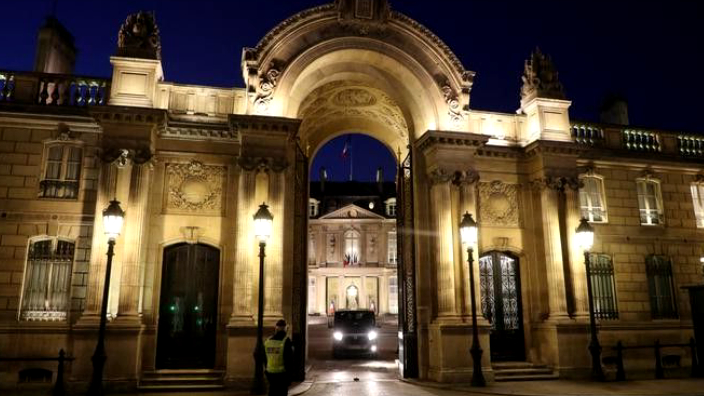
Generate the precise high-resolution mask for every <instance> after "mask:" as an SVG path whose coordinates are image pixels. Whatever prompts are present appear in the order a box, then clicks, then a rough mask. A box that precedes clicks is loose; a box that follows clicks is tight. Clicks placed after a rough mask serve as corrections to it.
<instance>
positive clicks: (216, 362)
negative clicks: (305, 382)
mask: <svg viewBox="0 0 704 396" xmlns="http://www.w3.org/2000/svg"><path fill="white" fill-rule="evenodd" d="M137 19H139V18H137ZM146 20H147V22H149V19H148V18H147V19H146ZM134 21H135V19H134V18H132V19H128V20H127V21H126V22H125V26H123V29H122V30H121V31H122V33H121V35H124V36H125V37H126V36H130V35H131V34H132V33H130V32H131V31H134V29H131V24H134V23H135V22H134ZM150 31H156V29H152V30H150ZM121 37H122V36H121ZM138 39H139V38H132V40H127V39H121V41H120V43H121V44H120V45H121V46H120V48H119V50H118V54H120V56H116V57H112V58H111V61H112V63H113V65H114V74H113V80H112V87H111V89H110V98H109V102H108V104H109V105H114V106H106V107H104V108H101V109H99V110H96V111H95V117H97V118H98V119H99V120H100V121H101V128H102V129H103V131H104V134H105V138H104V139H103V140H102V144H103V150H104V152H105V153H106V155H105V158H106V159H108V160H109V161H112V160H114V162H111V163H109V164H108V163H106V165H104V166H103V169H102V174H103V175H104V176H101V177H103V178H102V179H101V186H102V187H101V188H100V189H99V192H98V200H97V203H96V208H102V206H103V205H105V202H107V200H108V199H110V198H112V197H113V195H116V196H117V197H118V199H120V200H121V201H122V202H123V203H125V205H127V207H128V216H132V217H131V218H129V219H128V221H127V223H126V224H127V229H126V231H125V233H124V236H123V237H122V238H123V239H125V240H127V241H132V242H133V243H134V244H136V245H135V248H134V249H132V250H130V251H129V252H128V251H127V250H125V251H124V252H122V250H120V249H124V248H123V247H121V246H124V245H121V244H118V256H117V264H116V267H117V268H118V270H117V271H118V272H117V273H118V274H122V276H121V279H119V280H118V281H116V282H115V283H113V284H112V286H111V304H112V305H111V312H112V313H113V314H114V315H115V316H116V318H117V319H116V323H121V320H123V321H125V322H124V323H125V327H123V329H127V330H124V331H125V332H128V330H129V331H134V332H136V334H140V336H139V337H138V338H137V339H136V341H134V342H136V344H137V345H135V348H134V350H135V351H139V353H136V354H135V356H134V359H132V361H136V362H137V365H138V369H137V370H135V372H138V373H150V374H149V375H152V374H153V373H154V372H155V371H153V370H157V369H159V368H160V367H166V366H168V364H166V363H164V362H165V361H168V359H169V358H170V357H169V356H170V355H169V354H168V352H164V349H163V348H162V349H160V348H159V347H158V346H159V345H165V343H164V341H163V338H165V337H166V336H167V335H168V334H169V332H168V331H167V330H168V329H166V330H162V327H164V326H163V323H166V322H165V321H164V320H163V318H160V316H163V314H161V315H160V313H163V312H166V311H165V307H163V306H161V305H163V304H161V303H160V298H159V296H162V300H163V299H164V298H166V297H163V296H167V297H168V296H169V293H170V291H169V290H170V289H169V287H170V285H165V284H164V283H163V279H162V278H161V277H160V274H162V273H170V272H169V271H168V267H164V265H167V264H166V263H165V262H163V257H167V256H168V255H167V254H166V253H165V251H166V250H165V249H166V248H165V246H170V245H174V244H178V243H183V242H187V243H190V244H198V243H201V242H203V241H209V242H208V243H209V244H211V245H213V246H219V247H220V252H221V254H220V256H219V260H220V265H219V268H220V275H219V277H218V278H217V279H219V285H218V287H217V288H216V289H213V290H218V293H219V295H218V323H219V326H218V327H217V328H216V330H215V335H214V340H213V341H211V342H212V345H214V348H215V351H214V352H213V353H214V359H211V360H209V361H211V362H213V363H212V364H211V366H212V367H209V368H211V369H214V370H216V371H218V370H219V371H218V372H224V379H225V380H226V381H227V382H228V383H229V382H232V383H247V382H248V379H249V378H250V376H251V375H252V368H251V365H250V364H243V362H250V361H251V353H252V348H253V345H254V339H255V331H254V330H255V328H256V313H257V310H258V298H257V295H258V285H259V275H258V274H259V271H258V265H259V259H258V256H257V255H258V247H257V244H256V241H255V240H254V236H253V235H252V226H253V220H252V215H253V214H254V213H255V212H256V210H257V207H258V205H259V204H261V203H262V202H266V203H267V204H268V205H269V206H270V211H271V212H272V214H273V216H274V225H273V231H272V235H271V238H270V239H269V240H268V243H267V247H266V260H265V268H264V276H265V278H264V325H265V326H267V327H271V326H273V324H274V323H275V321H276V320H278V319H279V318H281V317H284V318H285V319H287V320H288V321H289V323H290V324H291V332H292V338H293V341H294V344H295V346H296V359H297V361H298V363H299V364H298V367H299V368H300V371H299V372H298V373H297V376H298V377H299V379H302V378H303V376H304V372H303V367H304V363H305V351H306V319H307V318H306V314H307V303H306V292H307V289H308V284H307V272H308V268H307V254H306V248H307V246H308V243H307V235H308V232H307V230H308V227H307V218H308V211H307V206H308V174H309V169H308V166H309V165H308V158H310V156H312V155H313V153H315V152H316V151H317V150H318V149H319V148H320V147H321V146H322V145H323V144H325V143H326V142H327V141H329V140H330V139H332V138H334V137H335V136H338V135H340V134H343V133H349V132H360V133H364V134H367V135H370V136H372V137H375V138H377V139H378V140H379V141H381V142H382V143H384V144H385V145H386V146H387V147H388V148H389V149H390V150H391V151H392V152H394V153H396V154H397V155H398V163H399V171H398V179H397V189H398V194H397V196H398V211H397V220H398V224H397V229H398V238H397V240H398V245H399V246H398V252H399V257H398V258H399V260H398V266H399V268H398V274H399V278H398V284H399V293H398V294H399V323H400V329H399V330H400V331H399V362H400V366H399V368H400V375H402V376H405V377H420V378H425V379H432V380H437V381H443V382H451V381H463V380H466V379H467V378H468V375H469V374H470V373H471V367H472V364H471V358H470V356H469V354H468V353H467V351H468V349H469V342H470V337H469V336H468V334H470V330H471V327H470V322H471V321H470V320H469V313H470V306H469V301H470V296H469V283H468V282H469V280H468V269H469V267H468V265H467V261H466V256H465V252H466V251H465V250H464V249H463V247H462V245H461V243H460V241H459V238H458V231H457V229H458V223H459V219H460V217H461V214H462V213H464V212H466V211H468V212H471V213H474V214H476V215H477V217H478V218H479V220H480V221H481V223H482V225H486V226H487V227H486V228H484V229H483V230H482V232H481V239H480V242H481V243H480V246H479V249H475V251H477V250H482V249H483V246H484V247H487V248H488V247H491V246H492V244H494V243H495V242H496V241H503V242H500V243H502V244H504V245H508V247H510V248H512V249H513V250H515V251H516V252H517V253H518V254H519V255H520V254H524V253H523V249H524V248H523V246H524V240H525V238H526V236H525V235H524V230H525V228H524V227H523V226H524V225H525V224H526V223H525V222H526V221H529V219H528V218H525V217H524V216H523V215H522V214H521V213H523V212H522V211H523V209H519V203H522V202H523V203H525V204H531V203H532V202H533V201H532V198H530V197H532V195H531V193H530V191H538V190H526V189H523V188H521V185H522V183H523V184H525V182H526V181H525V180H526V179H527V178H529V177H530V178H540V177H546V175H545V170H544V169H542V168H540V166H533V167H525V169H531V171H530V172H532V173H531V174H530V175H528V174H521V173H517V172H516V169H517V168H518V166H517V165H516V164H517V162H516V161H518V160H519V159H520V158H523V157H521V155H522V154H521V155H518V154H517V153H520V152H521V150H522V147H526V146H527V145H528V144H529V143H531V142H532V141H535V140H538V139H550V140H568V139H569V126H568V119H567V108H568V106H569V102H567V101H564V100H562V97H561V96H560V95H561V91H560V87H559V83H557V85H555V81H556V80H554V79H553V78H552V77H554V71H553V70H552V68H551V64H550V62H549V60H547V59H546V58H545V57H543V56H542V54H537V55H535V57H536V58H535V59H534V60H533V61H532V62H533V63H529V64H528V66H527V69H526V70H527V71H526V73H528V74H527V76H528V77H526V81H527V83H526V84H525V85H524V91H523V92H524V95H523V101H522V103H521V104H522V106H523V110H524V113H525V114H521V115H515V114H514V115H511V114H495V113H482V112H477V111H472V110H470V108H469V99H470V91H471V88H472V82H473V77H474V73H473V72H471V71H467V70H465V69H464V67H463V65H462V63H461V62H460V61H459V59H457V57H456V56H455V55H454V54H453V53H452V51H451V50H450V49H449V48H448V47H447V46H446V45H445V44H444V43H443V42H442V40H440V39H439V38H438V37H437V36H435V35H434V34H433V33H431V32H430V31H429V30H428V29H426V28H425V27H424V26H422V25H421V24H419V23H418V22H416V21H414V20H412V19H410V18H408V17H407V16H405V15H402V14H400V13H398V12H395V11H393V10H391V8H390V7H389V4H388V2H387V1H381V0H378V1H377V0H344V1H343V0H339V1H336V2H334V3H331V4H326V5H323V6H320V7H315V8H312V9H309V10H305V11H302V12H300V13H298V14H296V15H294V16H292V17H291V18H289V19H287V20H285V21H283V22H282V23H280V24H279V25H278V26H276V27H275V28H274V29H273V30H271V31H270V32H269V33H268V34H267V35H266V36H265V37H264V38H263V39H262V40H261V41H260V42H259V43H258V44H257V46H256V47H254V48H246V49H244V51H243V54H242V72H243V77H244V81H245V85H246V86H245V88H244V89H233V90H226V89H215V88H205V87H192V86H186V85H178V84H173V83H166V82H163V73H162V70H161V62H160V60H159V58H160V54H159V53H158V49H159V48H158V47H154V48H152V52H151V53H150V52H149V51H146V52H145V49H144V46H143V45H141V44H139V40H138ZM135 40H136V41H137V45H136V46H135V47H134V48H133V47H131V45H133V44H130V43H134V42H135ZM152 42H153V40H152V41H149V42H148V43H152ZM147 46H148V45H147ZM145 54H146V55H145ZM533 64H534V65H535V66H531V65H533ZM531 73H532V74H531ZM551 73H552V74H551ZM546 76H547V77H550V78H547V77H546ZM541 78H545V81H550V82H551V84H552V85H550V84H543V83H541ZM543 97H547V99H543ZM119 106H132V107H144V108H146V109H143V110H140V111H139V112H137V113H135V114H131V113H130V114H123V113H124V112H123V111H122V110H120V109H121V107H119ZM126 123H130V125H131V127H130V128H125V124H126ZM490 146H493V147H494V148H493V149H488V147H490ZM152 154H153V157H151V155H152ZM153 158H156V161H154V160H153ZM497 158H501V159H498V160H497ZM569 158H570V160H571V161H573V162H574V161H575V159H576V157H574V156H572V157H569ZM561 161H563V162H561V164H564V158H563V159H562V160H561ZM568 161H569V160H568ZM574 168H576V167H573V169H574ZM480 174H481V175H482V177H484V174H486V177H487V178H488V180H487V182H486V183H485V182H479V175H480ZM160 186H163V188H162V187H160ZM546 191H551V190H546ZM551 197H552V196H551ZM549 199H552V198H549ZM482 202H484V204H483V205H484V206H481V210H480V203H482ZM547 202H549V203H551V202H552V201H547ZM530 221H533V218H532V217H531V218H530ZM570 221H575V220H574V219H572V220H570ZM100 227H101V224H100V220H99V219H98V220H96V229H99V228H100ZM546 227H548V231H545V232H547V233H548V234H546V235H552V234H550V233H555V232H558V233H559V232H560V228H559V226H557V225H555V224H552V223H546ZM568 229H572V228H571V227H568ZM497 238H498V239H497ZM97 242H98V241H97V240H96V246H97V248H95V249H93V251H92V261H93V263H92V269H91V278H90V283H89V287H88V293H87V297H86V310H85V313H84V315H83V317H82V318H81V320H80V321H79V324H83V323H84V322H85V324H86V326H90V322H87V320H88V319H86V318H91V317H93V318H94V317H95V316H91V315H95V313H97V312H98V307H99V299H98V296H99V293H98V291H99V290H100V283H99V277H97V276H95V275H93V274H98V273H100V270H101V269H102V268H103V266H104V259H103V256H104V248H103V247H101V246H100V244H99V243H97ZM546 246H547V247H548V250H549V249H553V248H554V247H555V246H554V244H550V243H548V244H547V245H546ZM499 247H500V248H501V249H500V250H505V249H504V248H506V247H507V246H499ZM184 249H186V248H185V247H184ZM135 252H136V253H135ZM541 252H542V250H541ZM539 254H545V253H544V252H542V253H538V252H537V251H536V252H532V253H531V255H532V256H531V255H528V257H529V259H528V260H522V263H524V264H526V265H522V266H521V270H522V271H523V270H524V268H530V266H531V264H530V258H531V257H536V255H539ZM548 256H549V257H550V260H548V261H547V263H548V264H547V265H549V266H550V265H552V266H554V267H555V268H561V266H562V261H561V260H562V258H563V255H562V254H561V253H560V254H558V252H557V251H556V250H555V251H549V253H548ZM565 257H566V256H565ZM476 259H477V257H475V261H476ZM558 261H559V262H558ZM198 265H199V264H198V263H194V264H193V266H194V268H196V267H198ZM475 267H476V266H475ZM164 268H166V269H164ZM475 271H476V268H475ZM134 273H138V274H140V275H139V277H135V276H134V275H132V274H134ZM548 273H550V274H554V276H555V277H557V278H555V279H552V278H550V277H548V282H547V283H548V284H549V285H550V308H549V309H550V312H557V313H558V316H559V315H563V314H564V316H565V317H567V314H568V312H567V306H566V302H565V301H566V300H565V298H566V297H565V296H566V294H565V289H564V279H563V278H562V275H560V271H556V270H553V269H549V270H548ZM521 275H522V276H521V279H523V280H524V284H523V286H524V287H523V288H522V289H521V290H524V291H525V290H530V288H529V287H527V286H526V285H528V284H530V282H534V281H540V280H539V279H540V276H543V275H535V274H533V275H531V274H521ZM184 276H187V275H184ZM531 276H532V278H531ZM536 276H538V278H536ZM551 276H552V275H551ZM475 278H477V279H478V278H479V276H478V273H477V276H476V277H475ZM137 279H143V281H142V282H143V284H142V285H141V286H140V287H135V285H137V284H139V281H137ZM213 279H215V278H213ZM561 282H562V283H561ZM561 285H562V286H561ZM580 292H581V291H580ZM477 294H478V296H477V297H478V298H477V300H479V299H480V297H481V296H480V295H479V294H480V293H479V292H477ZM569 297H570V298H573V297H574V296H572V295H570V296H569ZM578 297H580V298H581V295H580V296H578ZM516 298H522V299H525V298H527V294H526V293H523V295H521V296H516ZM580 301H582V300H580ZM523 306H524V307H526V308H525V309H524V310H523V312H525V313H526V314H528V313H529V312H530V309H529V304H523ZM123 309H127V311H126V313H127V314H125V313H124V312H125V311H123ZM137 312H139V315H141V316H138V315H137ZM167 314H168V312H167ZM130 315H131V316H130ZM126 318H131V319H130V320H132V322H129V321H126V320H127V319H126ZM138 318H140V319H138ZM515 320H518V321H524V320H525V316H524V317H517V318H515ZM136 323H143V324H144V325H145V326H146V327H145V329H146V330H142V329H141V328H140V327H130V326H132V325H134V324H136ZM479 325H480V330H481V343H482V347H483V348H484V350H485V351H486V353H485V354H484V357H483V361H482V365H483V367H484V369H485V370H486V371H487V373H486V375H487V377H488V378H490V379H491V377H492V371H491V366H490V364H491V356H492V354H491V353H490V347H491V346H490V343H489V334H490V331H491V327H490V323H489V322H488V321H487V320H485V319H481V318H480V321H479ZM164 328H165V327H164ZM520 328H521V329H524V328H525V331H524V332H521V333H520V336H521V337H523V336H524V337H525V342H523V340H520V339H519V340H516V341H515V345H518V346H520V347H521V348H525V350H524V351H516V352H515V353H513V354H511V356H520V357H529V358H533V359H534V360H541V361H542V362H543V363H551V362H554V361H555V360H556V359H557V355H556V354H553V353H552V352H550V353H546V352H544V351H542V350H538V349H535V345H533V344H532V343H531V329H530V326H521V327H520ZM548 333H549V331H547V332H546V333H545V334H548ZM86 334H87V333H86ZM123 334H127V333H123ZM545 334H543V335H542V336H543V337H548V338H549V336H547V335H545ZM160 338H162V339H160ZM127 339H130V338H129V337H128V338H127ZM130 340H131V339H130ZM78 342H79V343H81V342H83V341H80V340H79V341H78ZM90 342H91V338H90V337H88V336H86V337H85V341H84V344H81V345H84V347H85V348H88V345H89V344H90ZM123 342H127V341H124V340H123ZM130 342H132V341H130ZM531 348H533V351H534V352H531ZM206 355H207V354H206ZM207 356H210V355H207ZM164 359H167V360H164ZM184 364H187V363H184ZM76 366H77V369H76V372H78V373H81V372H87V371H88V367H87V366H81V363H77V364H76ZM202 366H203V365H202V364H201V365H200V368H202ZM179 367H181V368H183V366H182V365H179ZM194 368H195V367H194ZM80 375H81V374H77V376H80ZM145 377H147V375H146V374H140V375H139V378H138V379H139V380H140V381H143V380H144V378H145Z"/></svg>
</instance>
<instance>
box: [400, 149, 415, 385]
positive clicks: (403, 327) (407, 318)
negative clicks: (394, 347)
mask: <svg viewBox="0 0 704 396" xmlns="http://www.w3.org/2000/svg"><path fill="white" fill-rule="evenodd" d="M411 159H412V157H411V151H410V147H409V153H408V156H407V157H406V159H405V160H404V161H403V162H401V163H400V164H399V167H398V172H397V174H396V179H397V181H398V182H397V188H398V194H397V198H396V200H397V208H398V209H397V210H396V233H397V239H396V241H397V244H398V283H399V293H398V296H399V304H398V307H399V312H398V313H399V315H398V318H399V340H398V351H399V354H398V358H399V362H400V367H399V369H400V374H401V376H402V377H403V378H417V377H418V331H417V328H416V292H415V291H416V289H415V287H416V278H415V260H414V256H415V254H414V253H415V244H414V232H413V230H414V224H413V172H412V167H411Z"/></svg>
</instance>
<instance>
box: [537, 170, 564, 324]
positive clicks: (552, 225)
mask: <svg viewBox="0 0 704 396" xmlns="http://www.w3.org/2000/svg"><path fill="white" fill-rule="evenodd" d="M534 186H535V187H536V188H538V189H539V191H540V207H541V219H542V226H543V240H544V250H545V270H546V272H547V273H546V276H547V284H548V304H549V305H548V307H549V310H550V318H552V319H560V318H563V317H567V316H568V312H567V298H566V293H565V270H564V263H563V255H562V241H561V238H560V219H559V201H558V199H559V191H560V190H561V189H562V179H561V178H553V177H546V178H543V179H540V180H537V181H536V182H535V183H534Z"/></svg>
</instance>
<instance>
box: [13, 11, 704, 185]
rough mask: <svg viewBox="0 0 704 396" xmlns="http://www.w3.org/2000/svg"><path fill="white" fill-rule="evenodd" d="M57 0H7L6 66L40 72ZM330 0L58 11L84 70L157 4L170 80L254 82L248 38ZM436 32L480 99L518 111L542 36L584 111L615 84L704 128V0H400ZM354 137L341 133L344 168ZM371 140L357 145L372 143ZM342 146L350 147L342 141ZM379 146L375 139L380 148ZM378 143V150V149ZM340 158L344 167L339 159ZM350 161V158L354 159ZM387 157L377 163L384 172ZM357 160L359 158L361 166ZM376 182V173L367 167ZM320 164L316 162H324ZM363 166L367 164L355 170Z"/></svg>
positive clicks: (481, 105)
mask: <svg viewBox="0 0 704 396" xmlns="http://www.w3.org/2000/svg"><path fill="white" fill-rule="evenodd" d="M51 3H52V1H51V0H5V1H3V2H2V10H3V11H2V14H3V27H2V33H0V68H2V69H10V70H31V68H32V66H33V59H34V48H35V38H36V31H37V29H38V28H39V27H40V25H41V24H42V22H43V19H44V17H45V16H46V15H47V14H48V13H49V12H50V10H51ZM322 3H324V0H269V1H266V2H264V1H239V0H238V1H224V0H223V1H214V0H200V1H197V2H195V1H178V0H169V1H167V0H120V1H95V0H93V1H87V0H74V1H69V0H59V2H58V7H57V13H56V16H57V17H58V19H59V20H60V21H61V22H62V23H63V24H64V25H65V26H66V27H67V28H68V29H69V31H71V32H72V33H73V35H74V36H75V37H76V45H77V47H78V48H79V51H80V53H79V56H78V62H77V66H76V73H78V74H85V75H91V76H104V77H108V76H110V74H111V68H110V63H109V56H110V55H112V54H114V52H115V48H116V41H117V31H118V29H119V27H120V25H121V23H122V22H123V21H124V19H125V17H126V16H127V15H128V14H129V13H132V12H135V11H138V10H140V9H143V10H153V11H155V12H156V18H157V23H158V25H159V28H160V30H161V37H162V48H163V49H162V55H163V65H164V72H165V77H166V80H167V81H174V82H179V83H192V84H201V85H213V86H223V87H232V86H237V87H241V86H243V82H242V73H241V71H240V57H241V51H242V47H244V46H254V45H256V44H257V42H258V41H259V39H260V38H261V37H262V36H263V35H264V34H266V33H267V31H269V30H270V29H271V28H273V27H274V26H275V25H276V24H277V23H278V22H280V21H282V20H283V19H285V18H286V17H288V16H290V15H292V14H293V13H295V12H297V11H300V10H302V9H305V8H308V7H311V6H315V5H319V4H322ZM391 4H392V6H393V8H395V9H396V10H399V11H401V12H404V13H405V14H407V15H409V16H410V17H412V18H414V19H416V20H418V21H419V22H421V23H423V24H424V25H426V26H427V27H428V28H430V29H431V30H432V31H434V32H435V33H436V34H437V35H438V36H439V37H440V38H441V39H443V40H444V41H445V42H446V43H447V44H448V45H449V46H450V48H452V49H453V50H454V51H455V53H456V54H457V56H458V57H459V58H460V59H461V60H462V62H464V65H465V67H466V68H467V69H470V70H473V71H475V72H477V76H476V79H475V84H474V88H473V90H472V93H471V96H472V99H471V100H472V102H471V107H472V108H474V109H481V110H492V111H501V112H514V111H515V110H516V109H517V108H518V106H519V90H520V85H521V83H520V77H521V73H522V70H523V62H524V60H525V59H526V58H527V57H528V56H529V54H530V52H531V51H532V50H533V49H534V48H535V47H536V46H539V47H540V48H541V50H542V51H543V52H545V53H548V54H550V55H551V56H552V58H553V60H554V62H555V64H556V66H557V69H558V71H559V72H560V79H561V81H562V83H563V84H564V86H565V89H566V92H567V97H568V98H569V99H570V100H572V101H573V104H572V107H571V109H570V114H571V116H572V118H573V119H580V120H597V119H598V109H599V106H600V105H601V101H602V100H603V98H604V96H605V95H606V94H607V93H617V94H620V95H623V96H625V97H626V98H627V99H628V101H629V111H630V119H631V124H633V125H639V126H646V127H653V128H664V129H670V130H685V131H695V132H704V127H702V122H701V114H702V112H701V107H702V104H704V103H703V102H704V100H703V99H702V96H703V95H704V76H702V74H703V72H704V2H702V1H698V0H687V1H685V0H668V1H658V2H655V1H635V0H622V1H615V0H611V1H601V0H579V1H559V0H554V1H520V2H517V1H516V2H506V1H498V0H497V1H489V0H482V1H478V0H477V1H460V0H434V1H432V2H431V1H417V0H416V1H409V0H406V1H401V0H397V1H392V2H391ZM344 140H345V138H341V139H338V140H335V141H332V146H335V147H333V148H331V149H330V152H331V154H330V155H329V157H330V158H331V161H332V159H334V161H335V163H330V166H331V167H333V168H334V169H333V172H332V174H333V176H335V177H336V178H337V177H338V175H341V177H342V178H343V179H344V178H345V177H346V174H345V171H344V167H343V166H342V165H339V164H340V163H341V161H340V152H341V150H342V146H343V145H344ZM364 144H365V143H363V142H362V141H361V140H360V142H359V144H355V145H354V147H355V148H356V150H357V152H360V151H362V150H363V149H364V147H365V146H364ZM338 146H339V147H338ZM370 147H371V146H370ZM370 150H371V148H370ZM336 166H337V167H339V169H337V168H335V167H336ZM347 166H348V165H347ZM376 167H377V165H376V164H373V165H370V166H369V168H370V169H372V173H373V172H374V170H375V169H376ZM355 168H356V166H355ZM361 172H362V170H361V168H360V173H359V176H358V177H357V176H356V179H359V180H366V179H369V178H371V177H373V176H372V175H369V174H362V173H361ZM312 173H314V174H317V170H316V168H313V172H312ZM355 175H357V171H355Z"/></svg>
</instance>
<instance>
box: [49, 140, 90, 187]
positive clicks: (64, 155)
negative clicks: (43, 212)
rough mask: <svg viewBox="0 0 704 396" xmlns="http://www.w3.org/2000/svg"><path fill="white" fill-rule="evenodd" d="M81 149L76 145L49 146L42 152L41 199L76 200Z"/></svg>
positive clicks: (81, 155)
mask: <svg viewBox="0 0 704 396" xmlns="http://www.w3.org/2000/svg"><path fill="white" fill-rule="evenodd" d="M82 163H83V149H82V148H81V147H80V146H78V145H76V144H65V143H58V144H50V145H47V146H46V149H45V151H44V174H43V175H42V181H41V182H40V183H39V189H40V191H39V196H40V197H41V198H62V199H76V198H78V189H79V181H80V178H81V165H82Z"/></svg>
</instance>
